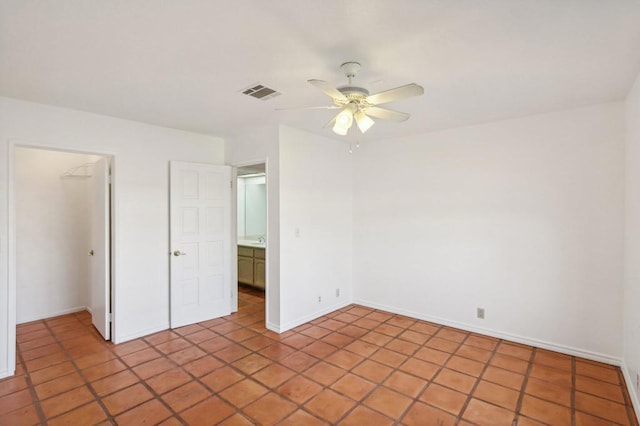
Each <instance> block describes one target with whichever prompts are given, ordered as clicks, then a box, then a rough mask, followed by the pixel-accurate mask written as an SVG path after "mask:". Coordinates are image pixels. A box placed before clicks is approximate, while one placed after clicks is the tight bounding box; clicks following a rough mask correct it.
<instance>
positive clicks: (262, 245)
mask: <svg viewBox="0 0 640 426" xmlns="http://www.w3.org/2000/svg"><path fill="white" fill-rule="evenodd" d="M238 245H239V246H246V247H258V248H265V247H266V244H265V243H262V242H260V241H256V240H238Z"/></svg>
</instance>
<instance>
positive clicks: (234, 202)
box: [231, 158, 272, 326]
mask: <svg viewBox="0 0 640 426" xmlns="http://www.w3.org/2000/svg"><path fill="white" fill-rule="evenodd" d="M258 164H264V169H265V176H266V179H265V181H266V184H265V193H266V199H267V200H266V202H267V204H266V211H267V227H266V228H267V229H266V231H265V234H266V235H265V239H266V243H265V278H264V289H265V292H264V295H265V309H264V310H265V319H264V320H265V326H266V324H269V311H270V309H269V304H270V300H271V298H270V297H269V293H270V290H269V288H270V287H271V286H270V285H269V269H271V268H270V267H269V266H270V265H269V263H270V262H271V259H272V257H270V256H269V253H270V252H269V243H270V240H271V239H270V238H269V220H270V219H269V161H268V159H267V158H264V159H257V160H250V161H242V162H240V163H234V164H232V166H233V167H232V169H231V179H232V182H233V191H231V226H232V228H233V230H232V231H231V237H232V244H231V258H232V259H233V260H234V262H233V264H232V265H231V280H232V283H233V285H232V286H231V312H237V311H238V168H240V167H247V166H255V165H258Z"/></svg>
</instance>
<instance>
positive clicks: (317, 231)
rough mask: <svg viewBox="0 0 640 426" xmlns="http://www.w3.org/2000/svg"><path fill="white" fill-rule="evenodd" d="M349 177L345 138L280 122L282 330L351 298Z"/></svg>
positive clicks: (349, 158) (350, 183)
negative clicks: (315, 133)
mask: <svg viewBox="0 0 640 426" xmlns="http://www.w3.org/2000/svg"><path fill="white" fill-rule="evenodd" d="M352 180H353V176H352V156H351V155H350V154H349V152H348V145H347V144H346V143H344V142H341V141H335V140H333V139H327V138H324V137H320V136H316V135H313V134H311V133H307V132H303V131H300V130H296V129H293V128H290V127H285V126H281V127H280V292H281V307H282V311H281V329H283V330H286V329H289V328H291V327H295V326H297V325H299V324H302V323H304V322H306V321H308V320H310V319H313V318H316V317H318V316H321V315H323V314H324V313H326V312H329V311H332V310H334V309H336V308H339V307H341V306H344V305H345V304H348V303H351V299H352V268H353V255H352V233H353V227H352V224H353V217H352V206H353V195H352V194H353V188H352ZM296 230H298V231H299V235H296ZM336 288H339V289H340V296H339V297H337V296H336ZM318 297H320V298H321V301H320V302H319V301H318Z"/></svg>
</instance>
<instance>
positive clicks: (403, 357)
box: [0, 289, 637, 426]
mask: <svg viewBox="0 0 640 426" xmlns="http://www.w3.org/2000/svg"><path fill="white" fill-rule="evenodd" d="M239 305H240V310H239V312H238V313H236V314H232V315H230V316H228V317H224V318H220V319H216V320H212V321H207V322H203V323H200V324H197V325H192V326H188V327H183V328H179V329H176V330H172V331H164V332H160V333H156V334H154V335H151V336H147V337H144V338H141V339H137V340H134V341H131V342H127V343H123V344H120V345H117V346H115V345H112V344H110V343H105V342H104V341H102V340H101V339H100V338H99V336H98V335H97V333H96V332H95V330H94V329H93V327H92V326H91V321H90V317H89V314H88V313H86V312H83V313H78V314H72V315H65V316H61V317H56V318H51V319H47V320H44V321H36V322H32V323H28V324H23V325H20V326H19V327H18V333H17V334H18V336H17V339H18V358H19V364H18V371H17V374H16V376H15V377H12V378H8V379H4V380H2V381H0V425H23V424H24V425H31V424H50V425H57V424H69V425H85V424H86V425H88V424H119V425H128V424H132V425H140V424H163V425H174V424H175V425H177V424H193V425H196V424H197V425H199V424H225V425H244V424H246V425H249V424H264V425H269V424H282V425H316V424H317V425H322V424H341V425H368V426H372V425H386V424H389V425H390V424H405V425H438V426H444V425H449V424H464V425H469V424H476V425H492V426H493V425H509V426H511V425H514V424H517V425H523V426H524V425H537V424H552V425H610V424H622V425H637V422H636V420H635V417H634V413H633V410H632V408H631V406H630V405H629V404H630V402H629V396H628V394H627V393H626V390H625V388H624V386H623V383H624V381H623V377H622V374H621V372H620V370H619V369H618V368H615V367H612V366H609V365H604V364H599V363H595V362H590V361H587V360H584V359H580V358H575V357H570V356H566V355H561V354H558V353H554V352H549V351H546V350H541V349H536V348H532V347H529V346H522V345H518V344H514V343H509V342H506V341H502V340H498V339H493V338H488V337H485V336H481V335H476V334H472V333H467V332H464V331H460V330H456V329H452V328H448V327H442V326H439V325H437V324H432V323H428V322H424V321H417V320H415V319H412V318H407V317H402V316H397V315H393V314H390V313H387V312H382V311H376V310H373V309H369V308H364V307H361V306H355V305H352V306H348V307H346V308H344V309H342V310H340V311H337V312H333V313H331V314H328V315H326V316H324V317H322V318H319V319H317V320H315V321H312V322H311V323H308V324H305V325H302V326H300V327H298V328H296V329H295V330H292V331H288V332H286V333H283V334H280V335H278V334H276V333H273V332H270V331H267V330H266V329H265V327H264V295H263V294H262V293H260V292H258V291H256V290H251V289H243V290H242V291H241V292H240V297H239ZM516 422H517V423H516Z"/></svg>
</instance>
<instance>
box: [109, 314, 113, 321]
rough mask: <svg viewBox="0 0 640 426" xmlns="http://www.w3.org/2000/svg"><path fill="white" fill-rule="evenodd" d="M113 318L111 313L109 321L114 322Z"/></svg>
mask: <svg viewBox="0 0 640 426" xmlns="http://www.w3.org/2000/svg"><path fill="white" fill-rule="evenodd" d="M112 318H113V314H111V313H110V314H109V318H108V319H109V322H113V320H112Z"/></svg>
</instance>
